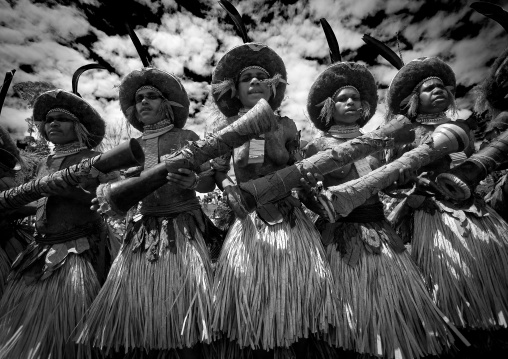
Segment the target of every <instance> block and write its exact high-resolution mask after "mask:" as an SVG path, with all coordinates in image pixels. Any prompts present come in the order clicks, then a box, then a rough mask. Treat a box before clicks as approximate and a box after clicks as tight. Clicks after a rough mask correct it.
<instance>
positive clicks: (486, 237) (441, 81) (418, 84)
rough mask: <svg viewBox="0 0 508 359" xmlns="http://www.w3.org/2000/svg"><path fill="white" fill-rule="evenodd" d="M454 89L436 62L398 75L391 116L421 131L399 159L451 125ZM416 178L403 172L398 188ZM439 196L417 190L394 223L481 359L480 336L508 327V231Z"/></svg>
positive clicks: (474, 207)
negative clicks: (439, 128)
mask: <svg viewBox="0 0 508 359" xmlns="http://www.w3.org/2000/svg"><path fill="white" fill-rule="evenodd" d="M455 87H456V82H455V74H454V73H453V71H452V69H451V68H450V67H449V66H448V65H447V64H446V63H444V62H443V61H441V60H440V59H438V58H432V57H430V58H429V57H424V58H419V59H416V60H413V61H411V62H409V63H408V64H406V65H405V66H404V67H402V68H401V69H400V70H399V72H398V73H397V75H396V76H395V78H394V79H393V80H392V83H391V84H390V88H389V90H388V96H387V107H388V111H389V112H388V116H389V117H390V116H395V115H398V114H403V115H405V116H407V117H408V118H409V119H411V120H412V121H414V122H416V123H417V124H418V126H417V127H416V130H415V135H416V140H415V142H414V143H413V144H411V145H409V146H406V147H405V148H403V149H402V152H404V151H407V150H409V149H410V148H412V147H414V146H418V145H419V144H420V143H426V142H427V143H428V141H429V136H430V135H431V134H432V132H433V131H434V130H435V129H436V127H437V126H439V125H441V124H444V123H448V122H449V121H451V120H450V118H449V117H448V115H447V111H448V112H450V111H451V112H454V111H455V110H456V106H455V98H454V91H455ZM472 142H473V141H472V140H471V141H470V143H472ZM466 152H468V153H469V154H470V153H471V152H472V150H471V149H469V150H467V151H466ZM450 164H451V158H450V157H449V156H445V157H444V158H443V159H441V160H439V161H436V162H434V163H431V164H430V165H428V166H425V167H423V168H421V169H420V173H423V172H425V173H426V175H425V176H426V177H427V178H428V179H430V180H431V181H432V180H434V179H435V177H436V176H437V175H438V174H440V173H442V172H444V171H446V170H448V169H449V168H450ZM413 176H414V174H412V173H411V171H409V170H403V171H401V175H400V178H399V180H398V181H397V183H398V184H399V185H401V184H403V183H405V182H407V181H408V179H409V178H411V177H413ZM413 178H414V177H413ZM432 192H434V193H432ZM435 192H436V191H429V190H428V188H423V187H422V186H419V185H417V186H416V188H415V190H414V191H412V192H411V194H410V195H409V197H407V199H406V200H405V201H404V203H403V204H401V205H399V206H398V207H397V208H396V210H395V211H396V212H395V213H392V216H391V217H393V218H398V221H397V223H402V225H400V226H398V228H399V230H400V233H401V235H402V237H403V239H404V240H405V241H406V242H410V243H411V247H412V249H411V255H412V257H413V258H414V260H415V261H416V263H417V265H418V266H419V268H420V270H421V272H422V274H423V276H424V279H425V281H426V284H427V287H428V288H429V290H430V292H431V296H432V298H433V300H434V302H435V303H436V305H437V306H438V307H439V309H440V310H441V311H442V312H443V313H444V315H445V316H446V317H447V318H448V319H449V320H450V321H451V322H452V323H453V324H454V325H455V326H456V327H458V328H459V329H463V330H462V333H464V334H465V336H466V338H467V339H469V340H470V341H471V342H472V343H473V346H472V350H480V353H483V352H484V349H485V346H488V345H489V343H488V342H489V340H490V339H492V338H490V339H487V338H486V337H484V336H483V334H485V335H486V336H488V335H487V331H492V330H496V329H500V328H506V327H507V324H508V323H507V320H508V224H507V223H506V222H505V221H504V220H503V219H502V218H500V216H499V215H498V214H497V213H496V212H495V211H494V210H493V209H492V208H490V207H489V206H486V205H485V203H484V202H483V199H481V198H474V196H473V197H471V199H470V200H468V201H464V202H452V201H451V200H447V199H446V198H445V197H444V196H443V195H441V194H440V193H435ZM404 213H406V215H404ZM482 331H483V333H482ZM482 342H483V343H482ZM478 345H482V346H484V348H483V349H480V348H478ZM485 353H486V352H485ZM464 355H466V353H464Z"/></svg>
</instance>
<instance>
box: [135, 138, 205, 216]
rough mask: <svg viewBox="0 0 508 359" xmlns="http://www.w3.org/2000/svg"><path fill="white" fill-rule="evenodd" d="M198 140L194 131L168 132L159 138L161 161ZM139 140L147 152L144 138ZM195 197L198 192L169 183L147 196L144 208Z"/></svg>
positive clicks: (144, 200)
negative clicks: (190, 142) (188, 143)
mask: <svg viewBox="0 0 508 359" xmlns="http://www.w3.org/2000/svg"><path fill="white" fill-rule="evenodd" d="M198 139H199V136H198V135H197V134H196V133H194V132H193V131H189V130H184V129H179V128H173V129H172V130H171V131H169V132H166V133H164V134H163V135H161V136H160V137H159V141H158V145H159V159H160V157H161V156H164V155H167V154H171V153H173V152H175V151H177V150H179V149H181V148H182V147H184V146H185V145H187V142H188V141H196V140H198ZM137 140H138V141H139V142H140V143H141V146H142V147H143V150H145V149H146V141H145V140H143V139H142V138H138V139H137ZM159 161H160V160H159ZM146 169H148V168H146ZM195 197H196V192H195V191H194V190H189V189H182V188H180V187H178V186H175V185H173V184H170V183H168V184H166V185H164V186H162V187H160V188H159V189H157V190H156V191H154V192H152V193H151V194H150V195H148V196H146V197H145V198H144V199H143V201H142V202H143V205H144V206H150V207H154V206H155V207H156V206H161V205H168V204H171V203H178V202H183V201H186V200H188V199H192V198H195Z"/></svg>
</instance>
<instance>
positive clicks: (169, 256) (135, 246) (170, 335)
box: [78, 67, 215, 358]
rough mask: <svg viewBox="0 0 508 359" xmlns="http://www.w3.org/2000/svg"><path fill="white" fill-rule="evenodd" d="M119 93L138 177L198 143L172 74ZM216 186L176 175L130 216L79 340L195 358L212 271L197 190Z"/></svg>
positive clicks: (205, 337) (148, 76) (122, 351)
mask: <svg viewBox="0 0 508 359" xmlns="http://www.w3.org/2000/svg"><path fill="white" fill-rule="evenodd" d="M119 91H120V93H119V97H120V106H121V108H122V111H123V113H124V115H125V117H126V118H127V121H128V122H129V123H130V124H131V125H132V126H133V127H134V128H136V129H137V130H139V131H142V132H143V135H142V137H141V138H139V139H138V140H139V142H140V143H141V145H142V147H143V150H144V152H145V165H144V171H146V170H150V168H152V167H154V166H155V165H157V164H158V163H160V162H162V161H163V160H164V156H165V155H168V154H171V153H172V152H174V151H176V150H178V149H180V148H182V147H183V146H184V145H186V144H187V142H188V141H196V140H197V139H198V136H197V135H196V134H195V133H194V132H193V131H190V130H185V129H183V127H184V125H185V123H186V121H187V116H188V114H189V99H188V97H187V93H186V91H185V89H184V87H183V86H182V84H181V82H180V80H179V79H178V78H177V77H175V76H174V75H172V74H170V73H167V72H164V71H162V70H158V69H156V68H149V67H145V68H143V69H141V70H136V71H132V72H131V73H129V74H128V75H127V76H125V78H124V79H123V80H122V83H121V84H120V89H119ZM214 186H215V184H214V181H213V178H212V177H210V176H209V177H200V176H199V175H197V174H196V173H195V172H193V171H191V170H188V169H180V173H179V174H169V175H168V183H167V184H165V185H163V186H162V187H160V188H159V189H157V190H155V191H154V192H153V193H151V194H150V195H148V196H147V197H145V198H144V199H143V200H142V201H141V202H140V204H139V206H136V207H134V208H132V209H131V210H130V211H129V215H128V216H127V230H126V233H125V235H124V240H123V245H122V248H121V249H120V252H119V254H118V256H117V258H116V259H115V261H114V263H113V265H112V268H111V271H110V273H109V275H108V278H107V280H106V283H105V284H104V286H103V288H102V289H101V292H100V293H99V295H98V297H97V299H96V300H95V302H94V303H93V305H92V307H91V309H90V314H89V317H88V320H87V321H86V323H85V326H84V329H83V331H82V332H81V334H80V335H79V339H78V342H80V343H87V342H91V343H92V345H93V346H95V347H99V348H101V349H102V350H103V351H104V352H105V353H114V352H116V353H117V354H118V355H119V356H121V357H123V356H124V355H127V357H130V356H132V357H138V356H139V355H142V354H143V352H144V353H147V354H148V357H159V356H164V355H174V354H176V355H177V356H178V357H179V358H199V357H201V353H200V350H201V348H200V345H199V343H201V342H205V343H207V342H209V341H210V338H211V330H210V329H211V328H210V324H211V314H212V297H211V281H212V276H211V275H212V272H211V264H210V258H209V254H208V250H207V247H206V244H205V240H204V236H206V232H207V227H208V226H209V224H210V223H209V221H207V220H206V217H205V215H204V214H203V212H202V210H201V206H200V204H199V201H198V198H197V197H196V192H195V191H196V190H198V191H202V192H208V191H210V190H212V189H213V187H214ZM101 188H102V187H100V188H99V190H98V191H97V193H98V196H101V190H100V189H101ZM124 215H125V214H124ZM175 352H176V353H175Z"/></svg>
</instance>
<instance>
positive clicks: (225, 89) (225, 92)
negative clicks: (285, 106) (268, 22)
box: [212, 0, 287, 117]
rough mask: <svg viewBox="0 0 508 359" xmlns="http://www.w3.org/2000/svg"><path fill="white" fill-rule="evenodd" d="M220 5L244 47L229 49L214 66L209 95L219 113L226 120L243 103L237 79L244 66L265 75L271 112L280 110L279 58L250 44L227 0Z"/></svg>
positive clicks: (282, 88)
mask: <svg viewBox="0 0 508 359" xmlns="http://www.w3.org/2000/svg"><path fill="white" fill-rule="evenodd" d="M219 4H220V5H221V6H222V7H223V8H224V9H225V10H226V12H227V13H228V15H229V16H230V17H231V19H232V20H233V22H234V24H235V26H236V28H237V30H238V32H239V33H240V36H241V37H242V39H243V42H244V43H243V44H242V45H239V46H236V47H234V48H232V49H231V50H229V51H228V52H227V53H226V54H225V55H224V56H223V57H222V58H221V59H220V60H219V62H218V63H217V66H216V67H215V70H214V71H213V74H212V95H213V98H214V100H215V103H216V104H217V107H218V108H219V110H220V111H221V112H222V113H223V114H224V115H225V116H227V117H230V116H234V115H237V114H238V112H239V110H240V108H242V104H241V102H240V100H239V99H238V98H237V97H236V83H237V80H238V76H239V75H240V73H241V72H242V70H244V69H245V68H247V67H251V66H258V67H261V68H263V69H264V70H266V72H268V74H269V76H270V78H268V79H267V80H263V82H266V83H267V84H268V86H269V88H270V89H271V97H270V99H269V100H268V103H269V104H270V106H271V107H272V109H274V110H276V109H277V108H279V106H280V104H281V103H282V100H283V98H284V92H285V90H286V84H287V82H286V81H287V74H286V67H285V66H284V62H283V61H282V59H281V58H280V56H279V55H277V53H276V52H275V51H273V50H272V49H271V48H269V47H268V46H267V45H264V44H261V43H257V42H250V39H249V37H248V35H247V29H246V28H245V25H244V24H243V21H242V17H241V16H240V14H239V13H238V11H237V10H236V8H235V7H234V6H233V5H231V3H229V2H228V1H226V0H220V1H219Z"/></svg>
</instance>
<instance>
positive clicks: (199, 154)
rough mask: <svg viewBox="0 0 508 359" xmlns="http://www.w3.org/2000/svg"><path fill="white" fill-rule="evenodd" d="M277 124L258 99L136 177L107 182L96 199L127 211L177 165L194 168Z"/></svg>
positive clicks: (161, 181) (105, 204)
mask: <svg viewBox="0 0 508 359" xmlns="http://www.w3.org/2000/svg"><path fill="white" fill-rule="evenodd" d="M276 125H277V119H276V117H275V114H274V113H273V110H272V108H271V107H270V105H269V104H268V102H266V101H265V100H263V99H261V100H259V101H258V103H257V104H256V106H254V107H253V108H252V109H250V110H249V112H247V113H246V114H245V115H243V116H242V117H241V118H240V119H238V120H237V121H235V122H233V123H232V124H231V125H229V126H227V127H225V128H224V129H222V130H220V131H218V132H217V133H214V134H212V135H210V136H209V137H207V138H206V139H203V140H199V141H195V142H191V143H189V144H188V145H187V146H185V147H184V148H182V149H181V150H179V151H176V152H174V153H172V154H170V155H169V156H165V158H164V160H163V161H162V162H161V163H159V164H158V165H156V166H154V167H152V168H150V169H148V170H145V171H143V172H142V173H141V175H140V176H139V177H133V178H128V179H124V180H122V181H118V182H114V183H109V184H107V185H106V186H104V188H103V189H102V192H101V193H98V198H99V203H100V205H101V207H102V208H103V209H104V210H105V211H109V209H112V210H113V211H114V212H117V213H122V212H126V211H127V210H128V209H129V208H131V207H132V206H133V205H135V204H136V203H138V202H139V201H140V200H142V199H143V198H145V197H146V196H147V195H149V194H150V193H152V192H153V191H155V190H156V189H157V188H159V187H161V186H163V185H164V184H166V183H167V179H166V176H167V174H168V173H169V172H177V171H178V169H179V168H190V169H193V170H194V171H197V170H198V169H199V167H200V166H201V165H202V164H203V163H205V162H206V161H208V160H211V159H213V158H216V157H219V156H221V155H224V154H226V153H229V152H230V151H232V150H233V149H234V148H235V147H238V146H240V145H242V144H244V143H245V142H247V141H250V140H251V139H252V138H254V137H256V136H258V135H260V134H262V133H265V132H268V131H270V130H271V129H273V128H275V126H276ZM108 207H109V208H108Z"/></svg>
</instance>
